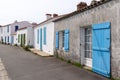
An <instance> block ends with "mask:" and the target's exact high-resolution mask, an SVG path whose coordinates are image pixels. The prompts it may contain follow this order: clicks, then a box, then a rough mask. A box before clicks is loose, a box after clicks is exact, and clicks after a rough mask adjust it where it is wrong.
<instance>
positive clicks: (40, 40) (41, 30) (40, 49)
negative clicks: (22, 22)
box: [40, 29, 42, 50]
mask: <svg viewBox="0 0 120 80" xmlns="http://www.w3.org/2000/svg"><path fill="white" fill-rule="evenodd" d="M40 50H42V29H40Z"/></svg>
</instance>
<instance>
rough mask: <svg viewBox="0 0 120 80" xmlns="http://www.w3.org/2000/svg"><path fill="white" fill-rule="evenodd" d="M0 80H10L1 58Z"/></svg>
mask: <svg viewBox="0 0 120 80" xmlns="http://www.w3.org/2000/svg"><path fill="white" fill-rule="evenodd" d="M0 80H10V78H9V77H8V74H7V71H6V69H5V67H4V65H3V63H2V60H1V58H0Z"/></svg>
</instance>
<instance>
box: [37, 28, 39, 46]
mask: <svg viewBox="0 0 120 80" xmlns="http://www.w3.org/2000/svg"><path fill="white" fill-rule="evenodd" d="M37 43H38V44H39V29H37Z"/></svg>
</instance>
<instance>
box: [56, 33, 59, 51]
mask: <svg viewBox="0 0 120 80" xmlns="http://www.w3.org/2000/svg"><path fill="white" fill-rule="evenodd" d="M56 49H59V32H56Z"/></svg>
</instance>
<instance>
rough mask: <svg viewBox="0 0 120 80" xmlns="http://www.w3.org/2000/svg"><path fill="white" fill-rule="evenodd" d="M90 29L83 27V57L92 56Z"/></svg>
mask: <svg viewBox="0 0 120 80" xmlns="http://www.w3.org/2000/svg"><path fill="white" fill-rule="evenodd" d="M91 35H92V30H91V28H85V58H92V44H91V43H92V39H91Z"/></svg>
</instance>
